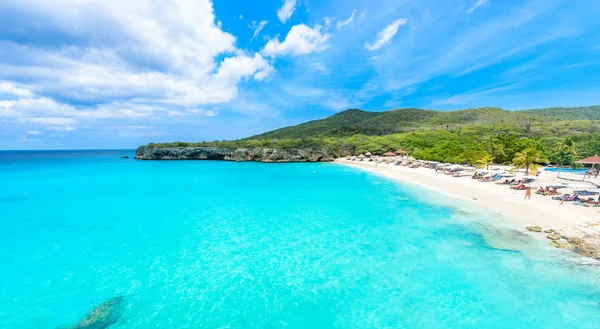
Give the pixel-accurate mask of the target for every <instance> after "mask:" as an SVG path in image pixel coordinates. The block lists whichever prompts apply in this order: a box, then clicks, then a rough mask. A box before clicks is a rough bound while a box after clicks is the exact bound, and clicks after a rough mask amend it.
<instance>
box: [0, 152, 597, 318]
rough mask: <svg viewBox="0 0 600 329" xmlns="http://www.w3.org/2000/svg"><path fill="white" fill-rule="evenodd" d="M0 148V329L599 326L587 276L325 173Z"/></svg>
mask: <svg viewBox="0 0 600 329" xmlns="http://www.w3.org/2000/svg"><path fill="white" fill-rule="evenodd" d="M123 154H127V155H129V156H130V157H132V156H133V152H132V151H80V152H67V151H63V152H0V218H1V219H0V328H60V327H68V326H71V325H74V324H75V323H77V322H78V321H79V320H81V319H82V318H83V317H85V316H86V314H87V313H88V312H90V311H91V310H92V309H93V308H94V306H96V305H98V304H100V303H102V302H104V301H106V300H109V299H110V298H112V297H115V296H124V308H123V309H122V310H121V311H122V317H120V319H119V321H118V323H116V324H114V325H112V326H111V327H110V328H111V329H112V328H122V329H130V328H311V329H320V328H360V329H364V328H567V327H568V328H598V327H599V325H598V324H599V323H600V306H599V305H600V294H599V293H600V287H599V286H598V284H597V282H596V280H597V276H596V274H597V273H593V272H591V273H580V272H579V271H571V270H569V269H568V268H566V267H565V266H561V261H562V258H561V254H560V252H559V251H557V250H554V249H551V248H549V247H547V246H546V245H545V244H544V243H542V242H538V241H537V240H534V239H532V238H530V237H527V236H523V235H522V234H518V233H517V232H514V231H510V230H505V229H502V228H498V227H496V226H494V225H493V223H494V222H495V221H497V218H495V217H494V215H493V214H486V213H485V212H481V211H480V210H475V209H474V208H473V207H472V206H469V205H468V204H467V203H466V201H458V200H452V199H449V198H448V197H445V196H442V195H438V194H435V193H432V192H430V191H426V190H422V189H420V188H416V187H414V186H410V185H404V184H399V183H396V182H392V181H389V180H386V179H384V178H381V177H379V176H376V175H374V174H369V173H365V172H362V171H359V170H356V169H352V168H347V167H343V166H340V165H335V164H260V163H228V162H211V161H163V162H151V161H136V160H133V159H131V158H130V159H120V158H119V156H120V155H123Z"/></svg>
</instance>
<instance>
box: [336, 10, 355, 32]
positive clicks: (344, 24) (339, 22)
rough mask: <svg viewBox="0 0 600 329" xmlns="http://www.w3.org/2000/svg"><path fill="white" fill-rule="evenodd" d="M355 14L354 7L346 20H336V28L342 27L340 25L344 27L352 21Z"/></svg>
mask: <svg viewBox="0 0 600 329" xmlns="http://www.w3.org/2000/svg"><path fill="white" fill-rule="evenodd" d="M355 15H356V9H355V10H353V11H352V14H351V15H350V17H349V18H348V19H347V20H345V21H343V22H342V21H338V22H337V24H336V26H337V28H338V29H340V28H342V27H344V26H346V25H350V24H352V23H354V16H355Z"/></svg>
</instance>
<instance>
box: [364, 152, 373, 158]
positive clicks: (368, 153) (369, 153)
mask: <svg viewBox="0 0 600 329" xmlns="http://www.w3.org/2000/svg"><path fill="white" fill-rule="evenodd" d="M365 155H366V156H368V157H370V156H371V155H373V154H371V152H367V153H365Z"/></svg>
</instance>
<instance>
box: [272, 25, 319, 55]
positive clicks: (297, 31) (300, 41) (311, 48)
mask: <svg viewBox="0 0 600 329" xmlns="http://www.w3.org/2000/svg"><path fill="white" fill-rule="evenodd" d="M329 37H330V35H329V34H327V33H321V26H320V25H317V26H315V27H314V28H310V27H308V26H306V25H304V24H299V25H295V26H293V27H292V28H291V30H290V32H289V33H288V35H287V36H286V37H285V40H284V41H283V42H279V39H272V40H269V42H268V43H267V44H266V45H265V47H264V48H263V50H262V53H263V54H264V55H266V56H277V55H292V56H294V55H305V54H310V53H315V52H320V51H323V50H325V49H326V48H327V47H328V43H327V41H329Z"/></svg>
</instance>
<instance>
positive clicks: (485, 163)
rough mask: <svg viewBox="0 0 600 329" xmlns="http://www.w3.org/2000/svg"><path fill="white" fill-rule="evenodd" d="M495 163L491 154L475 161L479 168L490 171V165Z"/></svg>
mask: <svg viewBox="0 0 600 329" xmlns="http://www.w3.org/2000/svg"><path fill="white" fill-rule="evenodd" d="M493 161H494V157H493V156H491V155H489V154H486V155H484V156H483V157H482V158H481V159H479V160H477V161H475V163H477V165H478V166H477V167H479V168H483V167H485V169H490V165H491V164H493V163H494V162H493Z"/></svg>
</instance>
